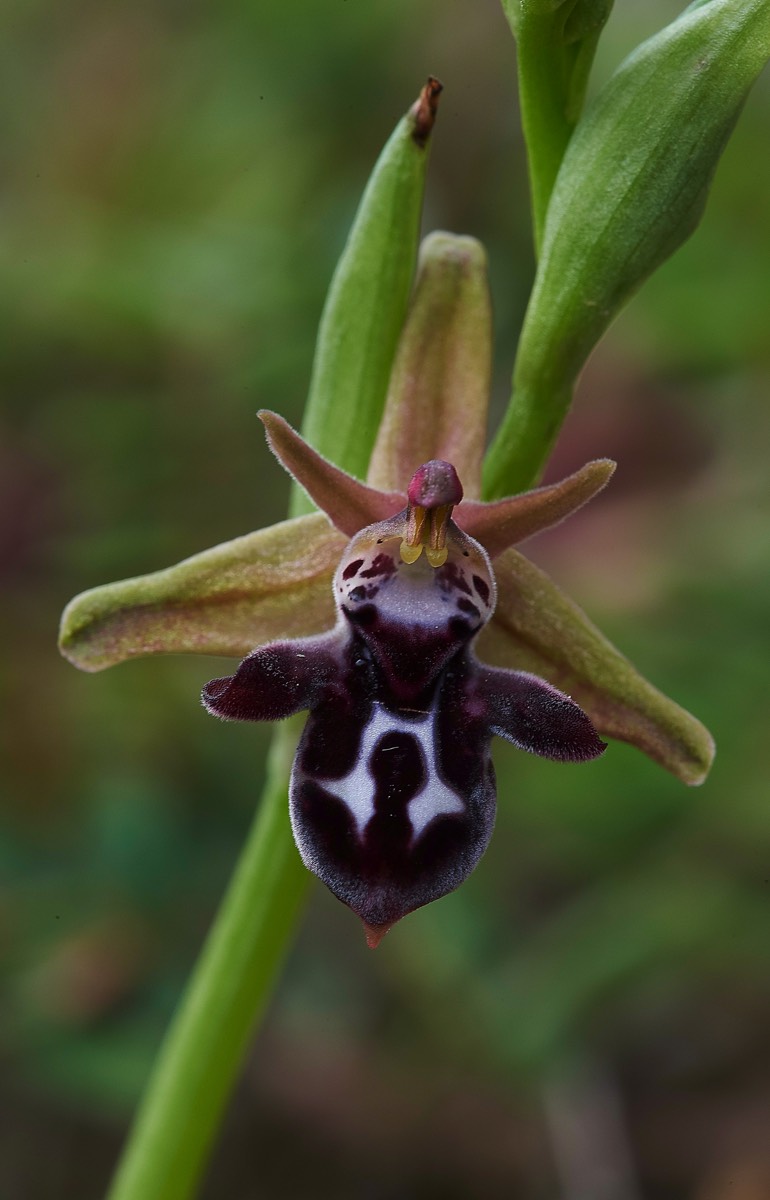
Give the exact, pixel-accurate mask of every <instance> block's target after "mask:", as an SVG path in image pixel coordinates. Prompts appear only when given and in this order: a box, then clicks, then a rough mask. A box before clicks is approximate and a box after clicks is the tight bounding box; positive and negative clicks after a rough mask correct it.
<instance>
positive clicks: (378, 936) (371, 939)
mask: <svg viewBox="0 0 770 1200" xmlns="http://www.w3.org/2000/svg"><path fill="white" fill-rule="evenodd" d="M362 924H363V927H364V936H365V937H366V944H367V946H368V947H369V949H370V950H376V949H377V947H378V946H379V944H380V942H381V941H382V939H383V938H384V937H385V934H386V933H390V931H391V929H392V928H393V925H394V924H395V922H391V924H390V925H367V923H366V921H363V922H362Z"/></svg>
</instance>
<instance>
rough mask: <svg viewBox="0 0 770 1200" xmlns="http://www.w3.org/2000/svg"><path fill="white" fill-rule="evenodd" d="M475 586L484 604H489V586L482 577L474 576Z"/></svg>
mask: <svg viewBox="0 0 770 1200" xmlns="http://www.w3.org/2000/svg"><path fill="white" fill-rule="evenodd" d="M473 586H474V587H475V589H476V591H477V593H478V595H479V596H480V597H481V599H482V600H483V601H484V603H485V604H489V584H488V583H486V581H485V580H483V579H482V578H481V576H480V575H474V576H473Z"/></svg>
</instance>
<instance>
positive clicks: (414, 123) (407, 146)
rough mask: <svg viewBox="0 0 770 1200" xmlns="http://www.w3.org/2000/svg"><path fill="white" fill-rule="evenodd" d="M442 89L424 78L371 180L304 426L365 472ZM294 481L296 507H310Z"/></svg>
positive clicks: (408, 277)
mask: <svg viewBox="0 0 770 1200" xmlns="http://www.w3.org/2000/svg"><path fill="white" fill-rule="evenodd" d="M440 91H441V85H440V84H439V83H438V81H437V80H434V79H431V80H429V81H428V83H427V84H426V85H425V87H424V88H423V90H422V93H421V95H420V97H419V99H418V100H417V102H416V104H415V105H413V107H412V108H411V109H410V111H409V112H408V113H407V115H406V116H405V117H403V119H402V120H401V121H400V122H399V124H398V125H397V126H396V129H395V131H394V133H393V135H392V137H391V138H390V140H389V142H388V143H387V145H386V146H385V148H384V150H383V151H382V154H381V155H380V158H379V160H378V162H377V165H376V166H375V168H374V171H373V173H372V176H371V178H370V180H369V183H368V184H367V187H366V190H365V192H364V195H363V197H362V199H361V203H360V205H359V208H358V212H357V213H356V217H355V220H354V222H353V227H352V229H351V231H350V235H349V237H348V240H347V243H346V245H345V248H344V250H343V252H342V256H341V258H340V260H339V263H338V264H337V269H336V271H335V273H334V278H333V279H332V282H331V286H330V288H329V293H328V296H327V299H326V304H325V306H324V311H323V315H322V317H321V324H320V327H319V330H318V341H317V344H316V352H315V358H314V361H313V373H312V378H311V382H310V392H309V396H308V402H307V407H306V409H305V417H304V421H303V424H302V434H303V436H304V437H305V439H306V440H307V441H308V442H310V444H311V446H314V447H315V449H316V450H318V451H319V452H320V453H321V454H323V455H324V457H326V458H328V459H330V460H331V461H332V462H335V463H337V465H338V466H341V467H344V469H345V470H346V471H349V472H350V473H351V475H356V476H357V477H358V478H359V479H363V478H364V477H365V475H366V471H367V467H368V465H369V457H370V455H371V452H372V446H373V445H374V440H375V437H376V436H377V427H378V425H379V422H380V417H381V416H382V410H383V407H384V404H385V396H386V393H387V390H388V380H389V379H390V372H391V368H392V366H393V358H394V356H395V353H396V345H397V342H398V338H399V335H400V333H401V327H402V325H403V323H404V317H405V316H406V310H407V305H408V303H409V293H410V290H411V286H412V279H413V277H414V271H415V264H416V261H417V246H418V242H419V235H420V217H421V213H422V200H423V193H424V190H425V175H426V170H427V162H428V146H429V141H430V132H431V129H432V126H433V121H434V119H435V113H436V104H437V101H438V96H439V93H440ZM312 511H313V506H312V503H311V502H310V500H309V499H308V497H307V496H306V495H305V493H304V492H303V491H302V490H301V489H300V488H297V487H295V488H294V489H293V492H292V501H291V514H292V515H293V516H297V515H299V514H301V513H307V512H312Z"/></svg>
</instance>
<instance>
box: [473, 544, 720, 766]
mask: <svg viewBox="0 0 770 1200" xmlns="http://www.w3.org/2000/svg"><path fill="white" fill-rule="evenodd" d="M495 574H496V576H497V588H498V599H497V609H496V611H495V615H494V618H493V620H492V622H491V623H490V625H489V626H488V627H487V629H486V630H485V631H484V633H483V634H482V635H481V637H480V639H479V645H478V650H479V655H480V657H481V658H482V659H484V661H486V662H493V663H495V664H496V665H497V666H508V667H513V668H515V669H518V670H525V671H531V672H532V673H533V674H536V675H540V676H542V677H543V678H545V679H547V680H549V681H550V682H551V683H553V684H555V685H556V687H558V688H560V689H561V690H562V691H564V692H567V693H568V694H569V695H570V696H572V697H573V699H574V700H577V702H578V704H580V705H581V706H582V707H583V708H584V709H585V711H586V712H587V713H588V715H589V717H590V718H591V720H592V721H593V723H594V725H595V726H596V728H597V730H598V731H599V733H602V734H605V735H606V736H608V737H613V738H618V739H619V740H620V741H622V742H630V743H631V745H633V746H636V747H637V748H638V749H639V750H642V751H643V752H644V753H645V754H647V755H648V756H649V757H650V758H652V759H653V760H654V761H655V762H657V763H659V764H660V765H661V766H662V767H665V768H666V770H668V771H671V773H672V774H673V775H676V776H677V778H678V779H681V780H682V781H683V782H684V783H689V784H698V783H702V782H703V780H704V779H705V778H706V775H707V774H708V770H709V767H710V766H711V762H712V760H713V757H714V742H713V739H712V737H711V735H710V733H709V732H708V730H707V729H706V728H705V727H704V726H703V725H701V723H700V721H698V720H696V718H695V717H693V716H692V715H691V714H690V713H688V712H686V711H685V709H683V708H680V706H679V705H678V704H675V703H674V701H673V700H669V699H668V697H667V696H664V695H663V693H662V692H659V691H658V689H657V688H655V687H653V686H652V684H651V683H648V682H647V680H646V679H644V678H643V676H641V675H640V674H639V672H638V671H637V670H636V668H635V667H634V666H633V664H632V663H630V662H629V660H628V659H627V658H625V656H624V655H622V654H621V653H620V651H619V650H616V649H615V647H614V646H613V645H612V643H611V642H609V641H608V640H607V638H605V637H604V635H603V634H602V633H600V632H599V630H598V629H597V628H596V626H595V625H593V624H592V623H591V621H589V619H588V617H587V616H586V615H585V613H584V612H583V611H582V610H581V609H580V608H579V607H578V606H577V604H575V603H574V602H573V601H572V600H570V599H569V597H567V596H565V595H564V593H563V592H562V591H561V590H560V589H559V588H558V587H557V586H556V584H555V583H554V582H553V581H552V580H551V579H549V577H548V576H547V575H546V574H545V572H544V571H541V570H540V569H539V567H536V566H535V565H534V563H531V562H530V561H529V560H528V559H526V558H524V557H523V555H521V554H519V553H518V552H517V551H516V550H507V551H506V552H505V553H504V554H502V555H501V556H500V558H498V559H497V560H496V562H495Z"/></svg>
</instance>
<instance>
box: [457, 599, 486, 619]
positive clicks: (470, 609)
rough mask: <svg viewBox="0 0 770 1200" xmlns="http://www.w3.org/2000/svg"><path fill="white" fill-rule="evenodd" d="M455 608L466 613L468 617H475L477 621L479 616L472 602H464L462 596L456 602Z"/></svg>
mask: <svg viewBox="0 0 770 1200" xmlns="http://www.w3.org/2000/svg"><path fill="white" fill-rule="evenodd" d="M457 607H458V608H459V609H460V612H464V613H467V614H468V616H469V617H476V618H477V619H478V618H479V617H480V616H481V613H480V612H479V610H478V608H477V607H476V605H475V604H474V603H473V601H472V600H466V599H465V597H464V596H462V597H461V598H460V599H459V600H458V601H457Z"/></svg>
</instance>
